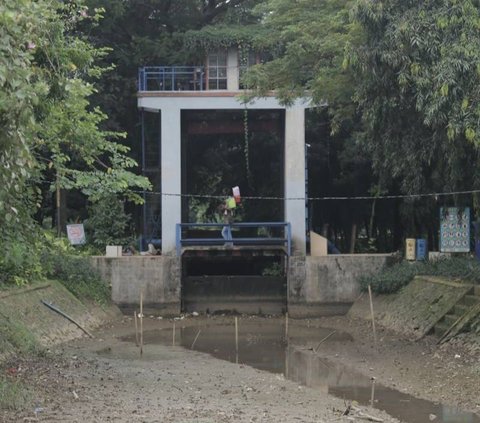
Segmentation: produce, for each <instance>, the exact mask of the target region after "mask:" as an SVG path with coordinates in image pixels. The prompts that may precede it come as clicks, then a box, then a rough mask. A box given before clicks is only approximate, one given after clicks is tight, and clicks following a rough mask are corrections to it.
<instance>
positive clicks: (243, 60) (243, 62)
mask: <svg viewBox="0 0 480 423" xmlns="http://www.w3.org/2000/svg"><path fill="white" fill-rule="evenodd" d="M248 51H249V46H248V44H247V45H246V46H245V45H244V44H243V43H239V44H238V54H239V59H240V71H241V70H242V69H244V70H246V69H247V66H248ZM240 76H241V75H240ZM243 91H244V95H245V98H246V92H247V87H246V85H245V84H244V85H243ZM243 131H244V147H243V153H244V156H245V171H246V174H247V182H248V185H249V187H250V188H252V186H253V183H252V172H251V169H250V146H249V138H248V108H247V103H246V102H245V108H244V109H243Z"/></svg>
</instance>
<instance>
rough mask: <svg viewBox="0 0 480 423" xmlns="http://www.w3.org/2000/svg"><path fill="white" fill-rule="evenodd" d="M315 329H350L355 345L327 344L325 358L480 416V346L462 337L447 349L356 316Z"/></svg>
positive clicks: (332, 319)
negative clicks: (372, 325) (377, 325)
mask: <svg viewBox="0 0 480 423" xmlns="http://www.w3.org/2000/svg"><path fill="white" fill-rule="evenodd" d="M309 324H310V325H312V326H318V327H331V328H334V329H337V330H346V331H348V332H349V333H350V334H351V335H352V336H353V338H354V340H355V342H350V343H343V344H342V345H341V347H340V348H339V346H338V345H335V344H332V343H324V344H322V346H321V348H320V350H319V354H321V355H322V356H323V357H326V358H329V359H331V360H334V361H336V362H339V363H342V364H345V365H348V366H350V367H353V368H355V369H357V370H359V371H360V372H361V373H363V374H366V375H370V376H372V377H375V378H376V379H377V380H378V381H379V382H380V383H382V384H384V385H386V386H389V387H394V388H395V389H397V390H399V391H401V392H405V393H409V394H411V395H414V396H416V397H419V398H424V399H428V400H431V401H435V402H442V403H445V404H448V405H453V406H457V407H459V408H462V409H465V410H470V411H473V412H476V413H479V414H480V393H479V390H480V344H476V343H475V342H472V339H469V340H466V339H462V338H461V337H460V338H459V339H457V340H453V341H452V342H451V343H447V344H444V345H441V346H438V345H437V338H436V337H434V336H427V337H425V338H424V339H422V340H420V341H412V340H409V339H407V338H406V337H403V336H401V335H399V334H397V333H393V332H391V331H388V330H386V329H384V328H381V327H377V331H378V334H377V337H378V342H377V348H375V347H374V340H373V332H372V327H371V324H370V322H367V321H365V320H363V319H358V318H353V317H350V316H348V317H347V316H342V317H330V318H322V319H318V320H312V321H310V322H309Z"/></svg>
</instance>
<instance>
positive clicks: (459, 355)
mask: <svg viewBox="0 0 480 423" xmlns="http://www.w3.org/2000/svg"><path fill="white" fill-rule="evenodd" d="M202 319H204V320H206V318H203V317H196V318H193V317H190V318H188V319H185V320H183V321H181V322H177V324H178V325H180V324H182V325H189V324H192V325H193V324H197V323H198V321H199V320H202ZM221 319H222V318H217V321H218V322H221ZM214 320H215V319H214ZM278 321H279V324H280V323H281V321H280V319H279V320H278ZM171 325H172V323H171V321H168V320H160V321H159V320H156V319H146V320H145V330H149V329H151V328H159V327H171ZM308 327H314V328H317V327H318V328H320V327H324V328H325V327H327V328H331V329H332V331H333V330H337V331H338V332H340V331H342V332H345V331H346V332H348V333H350V334H351V335H352V337H353V341H352V340H349V341H342V340H341V339H339V340H338V341H332V342H323V343H321V345H320V346H319V348H318V352H317V355H319V356H321V357H322V358H327V359H328V360H330V361H332V362H334V363H338V364H342V365H345V366H347V367H350V368H353V369H355V370H358V371H360V372H362V373H364V374H366V375H368V376H372V377H375V378H376V379H377V380H378V381H379V382H381V383H383V384H385V385H387V386H392V387H395V388H396V389H398V390H400V391H403V392H408V393H410V394H412V395H416V396H419V397H422V398H426V399H430V400H433V401H439V402H440V401H441V402H445V403H448V404H452V405H458V406H461V407H463V408H466V409H470V410H472V411H476V412H480V396H479V394H478V388H479V386H480V361H479V356H478V355H475V354H472V351H470V352H467V351H466V350H464V349H462V347H461V346H459V345H447V346H444V347H441V348H439V347H437V346H436V344H435V341H436V339H434V338H430V337H427V338H426V339H424V340H422V341H419V342H415V343H413V342H410V341H408V340H405V339H401V338H399V336H398V335H396V334H394V333H391V332H388V331H386V330H382V329H381V328H379V333H378V338H379V340H378V347H377V348H375V347H374V346H373V339H372V334H371V328H370V326H369V324H368V322H365V321H363V320H361V319H354V318H350V317H331V318H323V319H315V320H302V321H295V320H290V323H289V333H290V334H292V335H293V334H295V333H296V332H298V333H301V332H302V330H304V329H305V328H308ZM132 330H133V322H132V321H131V319H128V318H124V319H123V320H122V321H121V322H118V323H117V324H115V325H114V326H111V327H106V328H104V329H103V330H102V331H99V332H98V333H96V334H95V335H96V339H94V340H90V339H81V340H79V341H77V342H74V343H71V344H68V345H64V346H63V347H61V348H60V349H56V350H55V351H52V352H50V353H49V354H47V356H46V357H45V358H37V359H35V360H29V361H22V362H18V361H17V362H12V363H11V364H10V365H9V368H8V370H7V371H8V372H10V373H11V374H13V376H12V377H13V378H17V379H18V380H22V381H24V382H25V383H26V384H27V385H29V386H30V387H31V389H32V391H33V401H34V404H36V405H37V406H38V407H39V408H41V409H42V410H41V411H40V412H38V413H37V416H36V417H35V414H34V406H33V405H32V406H30V407H29V408H28V409H26V410H24V411H17V412H12V411H2V412H0V421H2V422H21V421H45V422H55V421H58V422H109V421H111V422H120V423H123V422H162V423H163V422H175V423H180V422H182V423H184V422H191V423H193V422H196V423H207V422H208V423H211V422H215V423H216V422H296V421H298V422H346V421H358V422H360V421H365V420H364V419H358V413H356V416H355V415H353V416H352V414H350V415H348V416H342V413H343V412H344V411H345V409H346V405H347V403H346V402H345V401H343V400H340V399H337V398H335V397H332V396H330V395H328V394H327V393H325V392H323V391H321V390H318V389H313V388H308V387H303V386H300V385H299V384H298V383H295V382H292V381H289V380H285V379H284V378H283V376H280V375H275V374H271V373H268V372H265V371H260V370H256V369H253V368H251V367H249V366H245V365H238V364H235V363H229V362H227V361H222V360H218V359H216V358H213V357H211V356H210V355H208V354H203V353H199V352H195V351H191V350H188V349H184V348H181V347H168V346H161V345H156V346H155V348H150V347H149V346H148V345H147V346H146V347H145V350H144V354H143V356H142V357H140V355H139V350H138V348H137V347H135V345H134V343H131V342H125V341H122V340H121V337H122V336H125V335H126V334H131V333H132ZM332 338H333V337H332ZM314 344H316V342H313V341H312V342H311V345H310V347H312V346H314ZM308 347H309V346H308V345H306V346H305V347H304V348H305V349H306V350H308ZM312 354H313V353H312ZM362 412H364V413H368V414H371V415H374V416H376V417H381V418H382V419H384V421H385V422H395V421H396V420H394V419H393V418H390V417H389V416H387V415H386V414H384V413H383V412H381V411H379V410H372V409H369V408H366V407H362ZM354 414H355V413H354ZM35 418H36V419H37V420H34V419H35Z"/></svg>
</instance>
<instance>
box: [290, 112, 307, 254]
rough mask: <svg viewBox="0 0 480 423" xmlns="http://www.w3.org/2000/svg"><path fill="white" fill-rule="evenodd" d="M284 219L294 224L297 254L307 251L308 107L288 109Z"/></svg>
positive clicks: (294, 251) (294, 249)
mask: <svg viewBox="0 0 480 423" xmlns="http://www.w3.org/2000/svg"><path fill="white" fill-rule="evenodd" d="M285 197H286V198H300V199H299V200H287V201H285V220H286V221H287V222H290V224H291V225H292V240H293V246H292V247H293V251H292V254H294V255H305V254H306V235H305V230H306V227H305V217H306V214H305V200H304V198H305V109H304V108H302V107H294V108H290V109H287V110H286V111H285Z"/></svg>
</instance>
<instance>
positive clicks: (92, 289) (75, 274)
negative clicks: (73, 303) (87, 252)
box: [47, 254, 110, 304]
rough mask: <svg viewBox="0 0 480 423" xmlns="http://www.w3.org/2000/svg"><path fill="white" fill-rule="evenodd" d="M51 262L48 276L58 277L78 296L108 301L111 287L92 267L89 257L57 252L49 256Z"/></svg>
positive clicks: (100, 301)
mask: <svg viewBox="0 0 480 423" xmlns="http://www.w3.org/2000/svg"><path fill="white" fill-rule="evenodd" d="M49 262H50V264H49V266H50V268H49V270H48V273H47V276H48V277H50V278H53V279H57V280H58V281H59V282H61V283H62V284H63V285H64V286H65V287H66V288H67V289H68V290H69V291H70V292H71V293H72V294H73V295H75V296H76V297H77V298H79V299H81V300H85V299H86V300H93V301H95V302H96V303H99V304H106V303H108V301H109V299H110V288H109V286H107V284H106V283H105V282H104V281H103V280H102V278H101V277H100V274H99V273H98V272H97V271H96V270H95V269H94V268H93V267H92V265H91V264H90V260H89V258H88V257H84V256H74V255H71V254H56V255H52V256H50V257H49Z"/></svg>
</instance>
